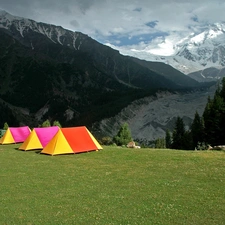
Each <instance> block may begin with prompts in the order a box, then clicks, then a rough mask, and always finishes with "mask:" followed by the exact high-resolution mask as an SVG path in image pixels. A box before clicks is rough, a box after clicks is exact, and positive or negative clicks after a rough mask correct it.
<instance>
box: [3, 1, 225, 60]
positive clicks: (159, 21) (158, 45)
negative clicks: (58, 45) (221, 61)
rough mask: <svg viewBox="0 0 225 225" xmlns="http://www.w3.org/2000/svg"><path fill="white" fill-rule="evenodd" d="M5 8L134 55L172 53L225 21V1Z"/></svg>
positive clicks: (39, 3)
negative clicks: (193, 36) (187, 39)
mask: <svg viewBox="0 0 225 225" xmlns="http://www.w3.org/2000/svg"><path fill="white" fill-rule="evenodd" d="M0 9H2V10H5V11H7V12H8V13H10V14H12V15H14V16H19V17H24V18H29V19H33V20H35V21H37V22H44V23H49V24H54V25H59V26H62V27H64V28H66V29H69V30H71V31H79V32H82V33H84V34H87V35H88V36H90V37H92V38H93V39H95V40H97V41H99V42H101V43H102V44H106V45H109V46H111V47H113V48H116V49H118V50H120V52H121V53H125V54H128V55H129V54H130V53H135V52H136V53H138V52H145V53H146V52H147V53H149V54H156V55H164V56H167V55H172V54H173V53H174V45H175V44H176V43H178V42H179V41H181V40H182V39H183V38H185V37H186V36H188V35H190V34H191V33H194V32H200V31H201V30H202V29H203V28H204V27H205V26H206V25H207V24H209V23H216V22H222V21H225V17H224V12H225V1H224V0H204V1H203V0H0ZM131 55H133V54H131Z"/></svg>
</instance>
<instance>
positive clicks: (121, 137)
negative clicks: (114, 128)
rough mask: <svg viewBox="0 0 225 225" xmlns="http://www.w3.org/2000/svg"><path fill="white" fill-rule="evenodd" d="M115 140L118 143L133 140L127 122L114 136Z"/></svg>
mask: <svg viewBox="0 0 225 225" xmlns="http://www.w3.org/2000/svg"><path fill="white" fill-rule="evenodd" d="M113 141H114V142H115V143H116V144H117V145H127V144H128V143H129V142H130V141H132V137H131V132H130V129H129V126H128V124H127V123H124V124H123V125H122V126H121V127H120V129H119V131H118V133H117V135H116V136H115V137H114V138H113Z"/></svg>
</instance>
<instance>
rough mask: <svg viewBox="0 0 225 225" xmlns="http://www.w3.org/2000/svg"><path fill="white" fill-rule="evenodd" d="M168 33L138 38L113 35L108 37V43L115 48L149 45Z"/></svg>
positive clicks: (157, 33) (138, 36)
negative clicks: (140, 44) (141, 44)
mask: <svg viewBox="0 0 225 225" xmlns="http://www.w3.org/2000/svg"><path fill="white" fill-rule="evenodd" d="M167 35H168V33H166V32H156V33H153V34H142V35H137V36H132V37H129V36H119V35H111V36H110V37H108V42H109V43H111V44H113V45H115V46H124V45H136V44H139V43H140V42H144V43H148V42H151V41H152V40H153V39H155V38H156V37H165V36H167Z"/></svg>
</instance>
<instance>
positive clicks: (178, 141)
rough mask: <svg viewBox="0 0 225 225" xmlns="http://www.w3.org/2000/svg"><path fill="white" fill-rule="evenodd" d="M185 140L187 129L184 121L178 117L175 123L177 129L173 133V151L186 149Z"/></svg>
mask: <svg viewBox="0 0 225 225" xmlns="http://www.w3.org/2000/svg"><path fill="white" fill-rule="evenodd" d="M184 138H185V128H184V122H183V119H182V118H180V117H179V116H178V117H177V120H176V123H175V129H174V131H173V143H172V148H173V149H183V148H184Z"/></svg>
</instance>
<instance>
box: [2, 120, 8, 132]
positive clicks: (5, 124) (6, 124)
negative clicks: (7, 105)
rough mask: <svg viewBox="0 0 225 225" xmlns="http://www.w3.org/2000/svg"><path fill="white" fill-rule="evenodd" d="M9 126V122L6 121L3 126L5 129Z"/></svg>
mask: <svg viewBox="0 0 225 225" xmlns="http://www.w3.org/2000/svg"><path fill="white" fill-rule="evenodd" d="M8 128H9V125H8V123H7V122H5V123H4V126H3V130H7V129H8Z"/></svg>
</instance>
